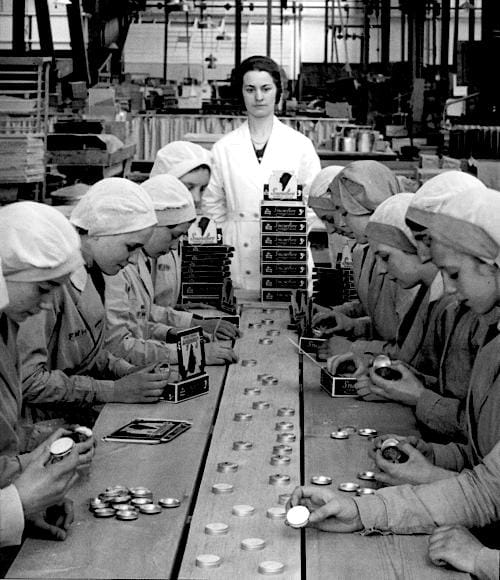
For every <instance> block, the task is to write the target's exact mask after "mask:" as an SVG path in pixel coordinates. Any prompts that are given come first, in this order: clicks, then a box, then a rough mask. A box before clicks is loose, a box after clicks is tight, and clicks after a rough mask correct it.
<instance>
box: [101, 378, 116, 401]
mask: <svg viewBox="0 0 500 580" xmlns="http://www.w3.org/2000/svg"><path fill="white" fill-rule="evenodd" d="M118 391H119V389H118V388H117V387H116V381H99V386H98V388H97V391H96V402H98V403H113V402H114V401H116V395H117V394H118Z"/></svg>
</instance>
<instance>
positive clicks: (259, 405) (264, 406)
mask: <svg viewBox="0 0 500 580" xmlns="http://www.w3.org/2000/svg"><path fill="white" fill-rule="evenodd" d="M270 406H271V403H268V402H267V401H255V402H254V403H252V409H257V410H259V411H262V410H264V409H269V407H270Z"/></svg>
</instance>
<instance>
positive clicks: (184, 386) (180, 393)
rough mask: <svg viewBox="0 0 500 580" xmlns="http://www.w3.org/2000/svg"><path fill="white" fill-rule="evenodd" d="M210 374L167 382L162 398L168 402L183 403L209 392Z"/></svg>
mask: <svg viewBox="0 0 500 580" xmlns="http://www.w3.org/2000/svg"><path fill="white" fill-rule="evenodd" d="M208 390H209V388H208V375H207V374H203V375H198V376H197V377H192V378H190V379H186V380H184V381H177V382H175V383H167V386H166V387H165V388H164V389H163V395H162V400H163V401H165V402H167V403H181V402H182V401H187V400H188V399H194V398H195V397H200V396H201V395H206V394H207V393H208Z"/></svg>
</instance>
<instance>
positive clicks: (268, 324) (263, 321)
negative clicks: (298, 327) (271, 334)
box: [262, 318, 274, 326]
mask: <svg viewBox="0 0 500 580" xmlns="http://www.w3.org/2000/svg"><path fill="white" fill-rule="evenodd" d="M262 324H265V325H266V326H271V324H274V320H273V319H272V318H264V319H263V320H262Z"/></svg>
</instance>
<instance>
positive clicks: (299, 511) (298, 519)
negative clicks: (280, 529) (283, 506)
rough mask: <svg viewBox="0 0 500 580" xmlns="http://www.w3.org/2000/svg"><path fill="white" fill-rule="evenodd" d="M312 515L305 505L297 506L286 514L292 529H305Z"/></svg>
mask: <svg viewBox="0 0 500 580" xmlns="http://www.w3.org/2000/svg"><path fill="white" fill-rule="evenodd" d="M310 515H311V512H310V511H309V510H308V509H307V507H306V506H305V505H296V506H294V507H292V508H290V509H289V510H288V511H287V512H286V523H287V524H288V525H289V526H291V527H292V528H303V527H304V526H305V525H306V524H307V522H308V521H309V516H310Z"/></svg>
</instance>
